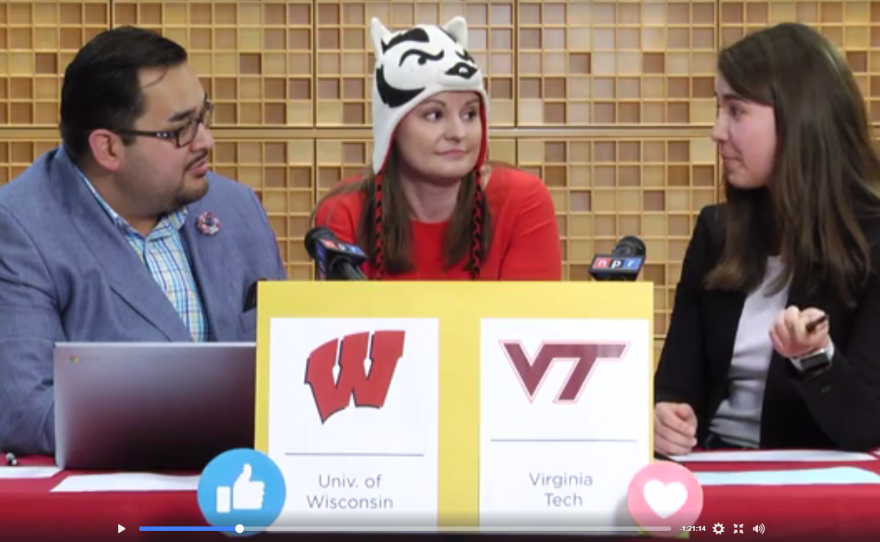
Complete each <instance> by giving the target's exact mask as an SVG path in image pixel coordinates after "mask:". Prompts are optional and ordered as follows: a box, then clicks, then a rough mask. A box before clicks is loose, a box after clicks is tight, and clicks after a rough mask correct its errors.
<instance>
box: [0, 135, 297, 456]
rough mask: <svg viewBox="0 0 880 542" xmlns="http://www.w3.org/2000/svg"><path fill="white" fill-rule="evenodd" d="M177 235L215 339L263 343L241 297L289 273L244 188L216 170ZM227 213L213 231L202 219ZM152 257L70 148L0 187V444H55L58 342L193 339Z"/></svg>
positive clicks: (31, 447) (27, 447) (21, 447)
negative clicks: (89, 182)
mask: <svg viewBox="0 0 880 542" xmlns="http://www.w3.org/2000/svg"><path fill="white" fill-rule="evenodd" d="M209 182H210V189H209V190H208V193H207V195H206V196H205V197H204V198H202V199H201V200H200V201H198V202H196V203H193V204H191V205H190V206H189V216H188V218H187V222H186V224H185V225H184V227H183V228H182V230H181V232H182V235H183V238H184V242H185V245H186V247H187V252H188V254H189V258H190V262H191V265H192V269H193V274H194V275H195V279H196V282H197V284H198V286H199V290H200V292H201V296H202V299H203V303H204V309H205V312H206V314H207V318H208V321H209V323H210V330H211V331H210V340H212V341H230V342H240V341H253V340H255V327H256V310H253V309H252V310H248V311H245V310H244V309H245V301H246V300H245V297H246V295H247V293H248V290H249V289H250V287H251V286H252V285H253V284H254V282H255V281H257V280H259V279H268V280H284V279H286V272H285V270H284V265H283V262H282V261H281V258H280V255H279V252H278V244H277V242H276V239H275V235H274V234H273V232H272V229H271V228H270V226H269V222H268V219H267V218H266V214H265V212H264V210H263V207H262V205H261V204H260V202H259V200H258V199H257V198H256V196H255V194H254V192H253V191H252V190H250V189H249V188H248V187H246V186H244V185H242V184H239V183H236V182H234V181H230V180H228V179H224V178H222V177H219V176H217V175H214V174H209ZM204 212H211V213H213V214H214V215H215V216H216V217H217V218H218V219H219V220H220V226H221V227H220V230H219V232H217V233H216V234H215V235H204V234H202V233H200V232H199V231H198V230H197V228H196V221H197V219H198V217H199V215H200V214H202V213H204ZM192 340H193V339H192V337H191V336H190V333H189V330H188V329H187V327H186V325H185V324H184V322H183V320H182V319H181V318H180V316H179V315H178V314H177V312H176V311H175V310H174V307H173V306H172V305H171V302H170V301H169V300H168V298H167V297H166V295H165V293H164V292H163V291H162V290H161V289H160V287H159V285H158V284H157V283H156V281H155V280H154V279H153V277H152V275H151V274H150V272H149V270H148V269H147V268H146V266H145V265H144V263H143V262H142V261H140V260H139V259H138V257H137V255H136V254H135V252H134V250H132V248H131V247H130V246H129V245H128V242H127V241H126V240H125V238H124V237H123V235H122V233H121V232H120V231H119V229H118V228H117V227H116V226H114V225H113V223H112V222H111V221H110V218H109V217H108V216H107V214H106V213H105V212H104V210H103V209H102V208H101V206H100V204H99V203H98V201H97V200H96V198H95V197H94V196H93V195H92V194H91V192H89V190H88V187H86V185H85V183H83V182H82V180H81V179H80V178H79V177H78V175H77V172H76V170H75V169H74V166H73V164H72V163H71V161H70V159H69V157H68V155H67V153H66V152H65V151H64V150H63V149H60V148H59V149H55V150H53V151H50V152H48V153H46V154H45V155H43V156H42V157H40V158H39V159H38V160H37V161H36V162H35V163H34V164H33V165H32V166H31V167H30V168H28V169H27V171H25V172H24V173H23V174H22V175H21V176H20V177H18V178H17V179H15V180H14V181H12V182H11V183H9V184H7V185H5V186H2V187H0V447H2V449H3V450H5V451H13V452H17V453H22V454H33V453H43V454H49V453H52V452H53V451H54V447H55V438H54V415H53V414H54V410H53V409H54V406H53V405H54V395H53V387H52V380H53V365H52V350H53V345H54V343H56V342H60V341H81V342H121V341H140V342H150V341H153V342H165V341H192Z"/></svg>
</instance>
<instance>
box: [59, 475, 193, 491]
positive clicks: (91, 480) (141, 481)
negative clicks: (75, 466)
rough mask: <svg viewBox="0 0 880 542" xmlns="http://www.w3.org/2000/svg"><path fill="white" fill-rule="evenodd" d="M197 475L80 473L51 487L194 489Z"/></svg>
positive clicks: (125, 489)
mask: <svg viewBox="0 0 880 542" xmlns="http://www.w3.org/2000/svg"><path fill="white" fill-rule="evenodd" d="M198 488H199V477H198V476H174V475H167V474H152V473H140V472H120V473H114V474H80V475H74V476H68V477H67V478H65V479H64V480H62V481H61V483H60V484H58V485H57V486H55V487H54V488H53V489H52V492H53V493H82V492H89V491H196V490H198Z"/></svg>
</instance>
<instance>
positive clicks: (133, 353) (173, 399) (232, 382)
mask: <svg viewBox="0 0 880 542" xmlns="http://www.w3.org/2000/svg"><path fill="white" fill-rule="evenodd" d="M54 371H55V384H54V387H55V462H56V463H57V465H58V466H59V467H61V468H65V469H114V470H190V471H192V470H197V471H201V470H202V469H203V468H204V467H205V466H206V465H207V464H208V463H209V462H210V461H211V460H212V459H213V458H214V457H216V456H217V455H219V454H221V453H223V452H224V451H226V450H230V449H233V448H253V447H254V438H255V434H254V409H255V393H256V391H255V381H256V346H255V344H254V343H131V342H128V343H57V344H56V345H55V354H54Z"/></svg>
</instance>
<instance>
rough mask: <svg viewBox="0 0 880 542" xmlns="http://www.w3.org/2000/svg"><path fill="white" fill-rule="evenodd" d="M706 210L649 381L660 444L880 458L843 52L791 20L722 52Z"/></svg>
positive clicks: (877, 179) (873, 222) (860, 129)
mask: <svg viewBox="0 0 880 542" xmlns="http://www.w3.org/2000/svg"><path fill="white" fill-rule="evenodd" d="M718 68H719V70H718V71H719V74H718V76H717V79H716V86H715V92H716V97H717V100H718V107H719V109H718V116H717V119H716V122H715V126H714V129H713V131H712V138H713V140H714V141H715V142H716V144H717V146H718V152H719V154H720V156H721V158H722V160H723V163H724V180H725V189H726V202H725V203H723V204H720V205H712V206H709V207H707V208H705V209H703V211H702V212H701V213H700V217H699V219H698V221H697V224H696V227H695V229H694V233H693V237H692V239H691V242H690V245H689V247H688V250H687V253H686V255H685V259H684V264H683V266H682V274H681V279H680V282H679V284H678V288H677V290H676V295H675V306H674V310H673V314H672V319H671V322H670V328H669V333H668V336H667V339H666V344H665V345H664V349H663V352H662V354H661V358H660V364H659V367H658V370H657V374H656V379H655V401H656V404H655V409H654V420H655V429H654V448H655V451H657V452H658V453H660V454H665V455H674V454H682V453H687V452H689V451H691V450H692V449H693V448H703V449H713V448H836V449H846V450H867V449H869V448H873V447H877V446H880V276H878V270H880V195H878V194H880V161H878V158H877V155H876V153H875V150H874V147H873V144H872V138H871V132H870V127H869V124H868V117H867V113H866V110H865V105H864V100H863V98H862V96H861V94H860V92H859V88H858V86H857V84H856V81H855V79H854V77H853V75H852V72H851V71H850V69H849V67H848V66H847V63H846V61H845V60H844V58H843V57H842V56H841V54H840V53H839V52H838V51H837V50H836V49H835V48H834V47H833V46H832V45H831V44H830V43H829V42H828V40H826V39H825V38H823V37H822V36H821V35H820V34H819V33H818V32H816V31H814V30H812V29H811V28H809V27H807V26H804V25H800V24H794V23H786V24H781V25H778V26H774V27H772V28H768V29H765V30H762V31H759V32H755V33H753V34H751V35H749V36H747V37H745V38H743V39H742V40H740V41H739V42H737V43H736V44H734V45H732V46H730V47H728V48H726V49H724V50H723V51H722V52H721V54H720V56H719V62H718Z"/></svg>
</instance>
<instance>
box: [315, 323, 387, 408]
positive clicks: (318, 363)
mask: <svg viewBox="0 0 880 542" xmlns="http://www.w3.org/2000/svg"><path fill="white" fill-rule="evenodd" d="M404 334H405V332H403V331H377V332H375V333H373V334H372V341H371V340H370V339H371V335H370V333H367V332H364V333H355V334H353V335H347V336H345V337H343V339H342V341H341V343H342V344H340V341H339V339H333V340H332V341H330V342H327V343H325V344H322V345H321V346H319V347H318V348H316V349H315V350H314V351H313V352H312V353H311V354H309V360H308V362H307V364H306V384H308V385H309V386H311V388H312V395H314V397H315V404H316V405H317V407H318V414H320V416H321V423H324V422H326V421H327V419H328V418H329V417H330V416H332V415H333V414H335V413H337V412H339V411H340V410H343V409H345V407H347V406H348V403H349V401H350V400H351V397H352V395H354V403H355V405H357V406H359V407H365V406H367V407H374V408H382V406H384V405H385V397H386V396H387V395H388V387H389V386H390V385H391V378H392V377H393V376H394V370H395V369H396V368H397V361H398V360H399V359H400V357H401V356H402V355H403V340H404ZM366 359H369V360H370V362H371V363H370V370H369V374H367V370H366V367H365V364H364V360H366ZM337 361H338V363H339V378H338V379H337V378H334V375H333V369H334V368H335V367H336V363H337Z"/></svg>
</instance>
